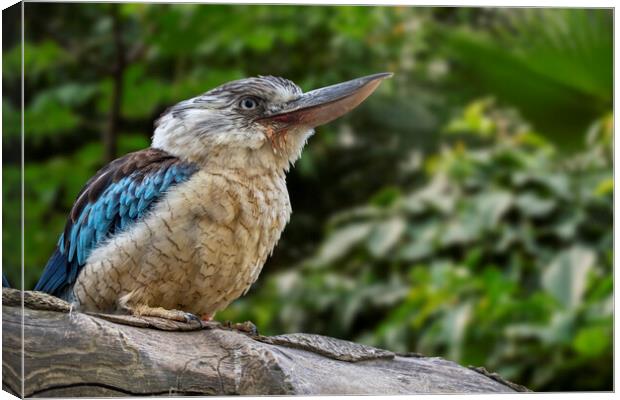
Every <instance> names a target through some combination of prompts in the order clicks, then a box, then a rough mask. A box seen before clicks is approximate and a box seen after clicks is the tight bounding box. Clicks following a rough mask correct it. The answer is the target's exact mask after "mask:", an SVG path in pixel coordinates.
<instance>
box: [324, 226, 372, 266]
mask: <svg viewBox="0 0 620 400" xmlns="http://www.w3.org/2000/svg"><path fill="white" fill-rule="evenodd" d="M371 228H372V224H370V223H358V224H352V225H349V226H346V227H344V228H341V229H339V230H337V231H335V232H333V233H332V234H331V235H330V236H329V237H328V239H327V241H326V242H325V243H324V244H323V246H322V247H321V249H320V250H319V256H318V260H317V261H318V262H319V263H329V262H332V261H335V260H337V259H338V258H340V257H342V256H343V255H345V254H346V253H347V252H348V251H349V250H350V249H351V247H353V246H355V245H356V244H358V243H360V242H361V241H362V240H364V238H366V236H368V234H369V233H370V230H371Z"/></svg>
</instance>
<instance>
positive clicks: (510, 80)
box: [441, 8, 613, 148]
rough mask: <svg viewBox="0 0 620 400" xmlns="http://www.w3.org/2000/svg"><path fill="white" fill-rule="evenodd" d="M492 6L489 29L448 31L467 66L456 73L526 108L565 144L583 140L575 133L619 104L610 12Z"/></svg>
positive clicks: (455, 55) (452, 48)
mask: <svg viewBox="0 0 620 400" xmlns="http://www.w3.org/2000/svg"><path fill="white" fill-rule="evenodd" d="M492 12H493V13H494V14H496V15H494V18H493V19H492V22H491V23H490V24H489V25H490V28H489V27H488V26H486V27H484V28H478V29H476V28H472V27H471V26H464V27H461V28H459V29H455V30H446V31H441V35H442V37H443V38H444V45H445V49H444V51H445V52H446V54H449V55H450V58H452V59H453V60H454V63H455V64H456V65H457V66H458V67H460V68H457V69H456V71H457V72H461V73H462V74H466V76H467V77H468V78H469V79H474V80H475V81H476V82H477V83H478V85H479V87H480V89H482V90H483V92H484V91H491V92H493V93H495V94H497V95H498V96H499V97H500V98H501V100H504V101H507V102H509V103H510V104H512V105H515V106H517V107H519V109H520V110H521V111H522V112H523V114H524V115H525V116H526V117H527V118H528V119H529V120H531V121H532V122H533V123H534V124H535V126H536V127H537V128H538V129H540V130H543V131H544V132H546V133H547V135H551V137H552V138H553V139H554V140H555V141H556V143H557V144H558V145H560V146H567V145H569V146H570V145H572V146H571V147H572V148H575V147H578V146H580V145H581V143H582V142H581V141H580V140H579V138H578V136H576V135H574V133H581V132H583V131H584V130H585V127H586V126H587V125H588V124H589V123H590V122H591V121H592V120H593V119H595V118H597V117H598V116H600V114H601V113H603V112H605V111H606V110H608V109H609V108H610V106H611V102H612V81H613V70H612V68H613V63H612V57H613V52H612V46H611V45H610V44H611V43H612V23H613V22H612V13H611V10H605V9H581V10H579V9H551V8H548V9H518V10H516V9H504V10H495V11H492ZM461 79H462V77H460V76H459V78H457V79H456V80H455V83H456V84H458V83H459V82H461ZM482 94H485V93H482ZM551 115H555V116H558V117H560V116H561V117H560V118H550V116H551ZM569 134H570V135H569ZM567 135H568V139H571V140H569V141H567Z"/></svg>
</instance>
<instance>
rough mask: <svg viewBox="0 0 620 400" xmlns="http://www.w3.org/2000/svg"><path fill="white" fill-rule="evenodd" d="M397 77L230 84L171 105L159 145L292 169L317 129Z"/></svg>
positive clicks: (209, 158) (220, 160)
mask: <svg viewBox="0 0 620 400" xmlns="http://www.w3.org/2000/svg"><path fill="white" fill-rule="evenodd" d="M391 75H392V74H391V73H380V74H374V75H369V76H365V77H362V78H358V79H354V80H351V81H347V82H343V83H339V84H336V85H332V86H327V87H324V88H321V89H316V90H312V91H310V92H307V93H303V92H302V90H301V89H300V88H299V86H297V85H296V84H295V83H293V82H291V81H289V80H287V79H284V78H279V77H273V76H259V77H258V78H248V79H241V80H237V81H233V82H229V83H226V84H224V85H222V86H219V87H217V88H215V89H212V90H210V91H208V92H206V93H204V94H202V95H200V96H197V97H194V98H192V99H189V100H185V101H182V102H180V103H178V104H176V105H174V106H172V107H171V108H169V109H168V110H167V111H166V112H165V113H164V114H163V115H162V116H161V118H160V119H159V120H158V121H157V122H156V129H155V134H154V135H153V147H156V148H160V149H162V150H166V151H168V152H169V153H171V154H174V155H175V156H177V157H180V158H183V159H187V160H190V161H194V162H198V163H201V164H208V163H211V164H212V165H217V166H219V167H224V168H225V167H232V168H252V167H254V168H277V169H287V168H288V166H289V164H290V163H293V162H294V161H295V160H297V158H299V155H300V153H301V150H302V148H303V146H304V144H305V143H306V140H307V139H308V137H310V135H312V133H313V132H314V128H315V127H317V126H319V125H322V124H325V123H328V122H330V121H332V120H334V119H336V118H338V117H340V116H342V115H344V114H346V113H347V112H349V111H350V110H352V109H353V108H355V107H357V106H358V105H359V104H360V103H361V102H362V101H364V99H366V97H368V96H369V95H370V94H371V93H372V92H373V91H374V90H375V89H376V88H377V86H378V85H379V83H380V82H381V80H383V79H385V78H388V77H390V76H391Z"/></svg>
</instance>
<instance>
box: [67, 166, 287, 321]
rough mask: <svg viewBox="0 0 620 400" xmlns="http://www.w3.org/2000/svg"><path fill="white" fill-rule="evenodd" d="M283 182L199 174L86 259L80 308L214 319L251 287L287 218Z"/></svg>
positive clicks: (279, 177)
mask: <svg viewBox="0 0 620 400" xmlns="http://www.w3.org/2000/svg"><path fill="white" fill-rule="evenodd" d="M290 212H291V207H290V202H289V198H288V193H287V190H286V183H285V180H284V175H283V174H277V173H275V172H274V173H265V174H257V175H254V176H248V175H244V174H242V173H241V172H236V171H234V170H232V171H217V172H214V171H210V172H206V171H199V172H197V173H196V174H194V175H193V176H192V178H191V179H190V180H189V181H187V182H185V183H183V184H180V185H178V186H177V187H175V188H174V190H171V191H170V192H169V193H167V194H166V195H165V196H164V197H163V198H162V200H160V201H159V202H158V203H157V204H156V205H155V207H154V208H153V210H152V212H151V213H150V214H149V215H148V216H146V217H145V218H144V220H143V221H141V222H140V223H137V224H135V226H133V227H132V228H131V229H129V230H127V231H126V232H123V233H122V234H119V235H115V236H114V237H113V238H112V239H110V240H109V241H108V242H106V243H105V244H104V245H102V246H100V247H99V248H97V249H96V250H95V251H93V252H92V254H91V255H90V257H89V258H88V260H87V263H86V266H85V268H84V270H83V271H82V272H81V273H80V276H79V277H78V280H77V282H76V285H75V288H74V295H75V298H76V301H77V303H78V305H79V307H80V308H82V309H94V310H100V311H115V310H121V309H124V308H135V307H139V306H142V305H144V306H149V307H163V308H166V309H181V310H185V311H189V312H193V313H195V314H199V315H205V314H206V315H212V314H214V313H215V312H216V311H218V310H221V309H223V308H225V307H226V306H228V304H230V303H231V302H232V301H233V300H235V299H236V298H238V297H239V296H241V295H243V294H244V293H245V292H246V291H247V290H248V289H249V288H250V286H251V285H252V283H254V281H255V280H256V278H257V277H258V275H259V273H260V270H261V269H262V266H263V264H264V262H265V261H266V259H267V257H268V256H269V255H270V253H271V252H272V250H273V248H274V246H275V244H276V243H277V241H278V239H279V238H280V234H281V233H282V230H283V229H284V226H285V225H286V223H287V221H288V218H289V216H290Z"/></svg>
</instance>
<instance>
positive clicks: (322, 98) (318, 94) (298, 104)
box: [258, 72, 393, 131]
mask: <svg viewBox="0 0 620 400" xmlns="http://www.w3.org/2000/svg"><path fill="white" fill-rule="evenodd" d="M392 75H393V74H392V73H391V72H382V73H379V74H373V75H368V76H364V77H362V78H357V79H353V80H351V81H347V82H342V83H338V84H336V85H332V86H326V87H323V88H320V89H316V90H312V91H310V92H307V93H304V94H303V95H302V96H301V97H299V98H297V99H295V100H292V101H290V102H288V103H286V104H284V106H283V107H282V108H281V109H279V110H278V111H277V112H275V113H273V114H272V115H265V116H263V117H261V118H259V119H258V121H259V122H261V123H264V124H266V125H270V126H271V127H273V128H274V129H275V130H278V131H279V130H287V128H289V127H290V126H291V125H295V126H297V127H305V128H314V127H317V126H319V125H323V124H326V123H328V122H330V121H333V120H335V119H336V118H338V117H341V116H343V115H344V114H346V113H348V112H349V111H351V110H352V109H354V108H355V107H357V106H358V105H359V104H360V103H361V102H362V101H364V100H365V99H366V98H367V97H368V96H370V95H371V93H372V92H374V91H375V89H376V88H377V86H379V83H381V81H382V80H383V79H386V78H390V77H391V76H392ZM274 125H276V126H274Z"/></svg>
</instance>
